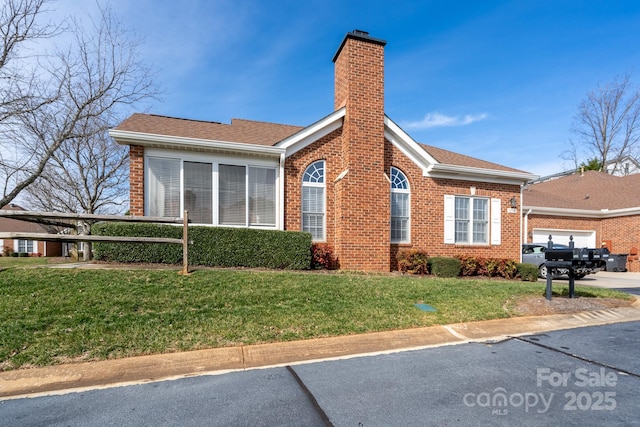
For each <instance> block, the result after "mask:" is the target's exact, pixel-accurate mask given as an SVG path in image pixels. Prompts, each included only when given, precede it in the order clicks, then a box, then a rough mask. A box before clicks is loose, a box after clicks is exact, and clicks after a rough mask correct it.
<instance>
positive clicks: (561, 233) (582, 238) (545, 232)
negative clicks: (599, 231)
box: [533, 228, 599, 248]
mask: <svg viewBox="0 0 640 427" xmlns="http://www.w3.org/2000/svg"><path fill="white" fill-rule="evenodd" d="M549 234H551V236H552V237H553V243H562V244H563V245H568V244H569V236H573V242H574V244H575V247H576V248H597V247H599V245H596V232H595V230H555V229H551V228H534V229H533V242H534V243H547V241H548V240H549Z"/></svg>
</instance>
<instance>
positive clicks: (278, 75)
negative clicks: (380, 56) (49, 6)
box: [57, 0, 640, 175]
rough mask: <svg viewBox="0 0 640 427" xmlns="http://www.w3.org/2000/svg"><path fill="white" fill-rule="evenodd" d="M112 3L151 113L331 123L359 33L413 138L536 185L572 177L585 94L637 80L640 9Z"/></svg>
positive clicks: (558, 2)
mask: <svg viewBox="0 0 640 427" xmlns="http://www.w3.org/2000/svg"><path fill="white" fill-rule="evenodd" d="M79 4H82V6H78V5H79ZM111 5H112V7H113V9H114V10H115V11H116V12H117V13H118V14H119V15H120V17H121V18H122V19H123V21H124V24H125V26H127V27H129V28H131V29H133V30H135V31H136V32H137V33H138V34H139V35H140V36H141V37H142V38H144V39H145V43H144V45H143V46H142V50H141V52H142V56H143V57H142V59H143V60H144V61H145V62H147V63H148V64H149V65H150V66H152V67H153V69H154V70H156V72H157V75H156V80H157V82H158V83H159V85H160V86H161V87H162V89H163V91H164V93H163V95H162V100H160V101H158V102H155V103H154V104H153V105H152V106H150V107H149V110H148V111H149V112H152V113H156V114H163V115H168V116H175V117H184V118H192V119H199V120H210V121H218V122H222V123H229V122H230V121H231V118H244V119H251V120H260V121H268V122H276V123H286V124H294V125H302V126H304V125H308V124H311V123H313V122H315V121H317V120H318V119H320V118H322V117H324V116H326V115H327V114H329V113H331V112H332V109H333V63H332V62H331V59H332V58H333V55H334V53H335V51H336V49H337V48H338V46H339V44H340V42H341V41H342V39H343V38H344V35H345V34H346V33H347V32H349V31H352V30H354V29H360V30H364V31H368V32H369V33H370V34H371V36H373V37H376V38H380V39H384V40H386V41H387V46H386V48H385V109H386V113H387V115H388V116H389V117H390V118H391V119H392V120H394V121H395V122H396V123H398V124H399V125H400V126H402V127H403V128H404V129H405V130H406V131H407V132H409V134H410V135H411V136H412V137H413V138H414V139H416V140H417V141H419V142H423V143H425V144H430V145H435V146H438V147H442V148H445V149H448V150H452V151H455V152H458V153H462V154H466V155H470V156H474V157H478V158H481V159H485V160H490V161H494V162H497V163H500V164H504V165H506V166H510V167H514V168H518V169H522V170H525V171H528V172H532V173H535V174H538V175H546V174H551V173H555V172H559V171H561V170H562V169H564V168H568V167H570V166H571V164H570V163H569V162H567V161H566V160H563V159H562V158H561V154H562V152H563V151H564V150H565V149H566V145H567V143H568V141H569V140H570V139H571V138H572V134H571V132H570V128H571V124H572V120H573V118H574V116H575V114H576V111H577V106H578V104H579V103H580V101H581V100H582V99H583V98H584V97H585V95H586V94H587V92H588V91H590V90H592V89H594V88H595V87H596V86H597V85H598V84H599V83H605V82H607V81H610V80H611V79H613V78H614V77H616V76H619V75H622V74H625V73H631V75H632V81H633V82H634V83H638V82H640V2H638V1H635V0H631V1H625V0H620V1H617V0H608V1H565V0H553V1H551V0H520V1H491V0H481V1H480V0H477V1H453V0H450V1H415V2H408V1H402V0H397V1H393V2H385V1H377V0H368V1H344V0H343V1H334V0H321V1H313V0H312V1H300V0H295V1H288V0H264V1H246V0H230V1H226V0H224V1H219V0H202V1H196V0H194V1H189V0H182V1H175V0H172V1H166V0H135V1H132V0H113V1H111ZM57 7H58V8H59V11H64V10H69V11H74V10H78V9H79V8H91V7H93V6H92V5H91V3H88V2H86V3H85V2H79V1H78V0H64V1H62V2H61V3H58V4H57Z"/></svg>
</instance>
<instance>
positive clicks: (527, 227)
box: [520, 209, 533, 262]
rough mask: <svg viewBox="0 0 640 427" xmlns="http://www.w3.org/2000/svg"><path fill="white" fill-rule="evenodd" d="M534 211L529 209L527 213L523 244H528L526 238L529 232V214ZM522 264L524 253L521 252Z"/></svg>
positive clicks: (525, 215)
mask: <svg viewBox="0 0 640 427" xmlns="http://www.w3.org/2000/svg"><path fill="white" fill-rule="evenodd" d="M532 210H533V209H529V210H528V211H527V213H526V214H524V226H523V229H524V230H523V233H524V236H523V240H522V243H527V242H526V236H527V233H528V230H529V214H530V213H531V211H532ZM520 262H522V251H520Z"/></svg>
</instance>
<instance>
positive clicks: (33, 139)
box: [0, 0, 157, 206]
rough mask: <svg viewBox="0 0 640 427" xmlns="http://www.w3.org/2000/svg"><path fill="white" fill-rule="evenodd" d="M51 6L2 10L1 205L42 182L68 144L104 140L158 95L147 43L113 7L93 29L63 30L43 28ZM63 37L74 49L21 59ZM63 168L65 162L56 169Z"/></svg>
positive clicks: (21, 2) (12, 2)
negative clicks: (146, 61) (126, 115)
mask: <svg viewBox="0 0 640 427" xmlns="http://www.w3.org/2000/svg"><path fill="white" fill-rule="evenodd" d="M46 3H47V0H6V2H5V4H4V6H2V9H1V11H0V19H1V21H0V35H1V36H2V37H3V40H0V43H3V49H4V52H3V53H2V54H0V60H1V59H2V58H4V61H5V62H4V63H0V66H1V69H0V70H1V71H2V75H0V77H1V79H0V94H1V95H0V184H1V185H2V196H1V197H2V198H0V206H3V205H6V204H7V203H9V202H10V201H11V200H13V199H14V198H15V197H16V196H17V195H18V194H19V193H20V192H21V191H23V190H24V189H25V188H27V187H28V186H29V185H31V184H32V183H33V182H35V181H36V179H37V178H38V177H39V176H40V175H41V174H42V173H43V171H45V169H46V168H47V165H49V164H50V162H51V160H52V159H53V158H54V156H56V154H57V153H58V152H59V151H60V150H61V148H62V147H63V146H65V143H67V142H69V146H65V149H67V150H72V147H73V146H74V145H75V146H76V147H80V146H81V144H82V143H86V142H87V141H90V140H91V139H92V138H94V137H96V135H98V137H97V138H98V140H99V138H103V137H102V136H100V135H101V134H104V132H105V131H106V129H107V128H108V127H110V126H112V125H113V124H115V123H116V122H117V117H118V115H120V114H123V109H125V108H127V107H132V106H133V105H134V104H136V103H138V102H139V101H142V100H145V99H148V98H150V97H153V96H155V94H156V93H157V90H156V87H155V85H154V83H153V80H152V73H151V72H150V70H149V69H148V68H147V67H146V66H144V65H143V64H142V63H141V62H140V60H139V58H140V56H139V53H138V47H139V42H138V41H137V40H136V39H135V38H134V37H132V35H131V34H130V33H129V32H128V31H126V30H125V29H124V28H123V27H122V25H121V24H120V22H119V21H118V20H117V19H116V17H115V16H114V15H113V13H112V12H111V10H110V8H108V7H106V8H100V9H99V16H98V17H97V19H95V20H91V24H90V26H89V27H88V28H87V27H85V26H84V25H83V24H82V23H81V22H80V21H78V20H75V19H70V20H68V21H67V22H66V23H65V24H64V32H61V31H62V29H63V26H62V24H61V25H59V26H54V25H52V24H46V25H38V19H37V18H39V17H41V15H43V14H45V11H44V5H45V4H46ZM60 34H65V35H69V34H70V35H71V36H72V42H71V43H70V45H69V46H68V47H67V48H64V49H62V48H59V47H58V48H56V49H55V50H54V51H53V53H44V54H39V55H35V56H27V55H20V54H19V52H20V49H26V48H27V47H28V46H29V43H30V42H33V41H34V40H37V39H39V38H43V37H54V38H55V37H56V36H59V35H60ZM78 144H80V145H78ZM63 158H64V155H63V154H60V155H59V156H57V159H58V160H62V159H63ZM84 160H87V159H84ZM91 161H93V160H91ZM74 163H75V161H72V162H71V163H70V169H71V170H73V169H74V168H76V167H77V166H78V165H77V163H75V164H74ZM85 166H86V165H85ZM59 167H60V162H57V164H55V165H52V166H51V168H50V171H54V170H58V168H59ZM82 197H84V196H82ZM84 202H87V200H85V201H84ZM81 205H82V203H79V206H81ZM87 205H90V203H88V204H87Z"/></svg>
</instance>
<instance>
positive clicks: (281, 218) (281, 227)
mask: <svg viewBox="0 0 640 427" xmlns="http://www.w3.org/2000/svg"><path fill="white" fill-rule="evenodd" d="M284 161H285V153H280V179H279V181H280V182H279V184H280V185H278V187H279V193H280V194H278V196H279V197H278V198H279V206H280V212H279V213H280V214H279V215H278V223H279V224H278V229H279V230H284V198H285V195H284Z"/></svg>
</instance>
